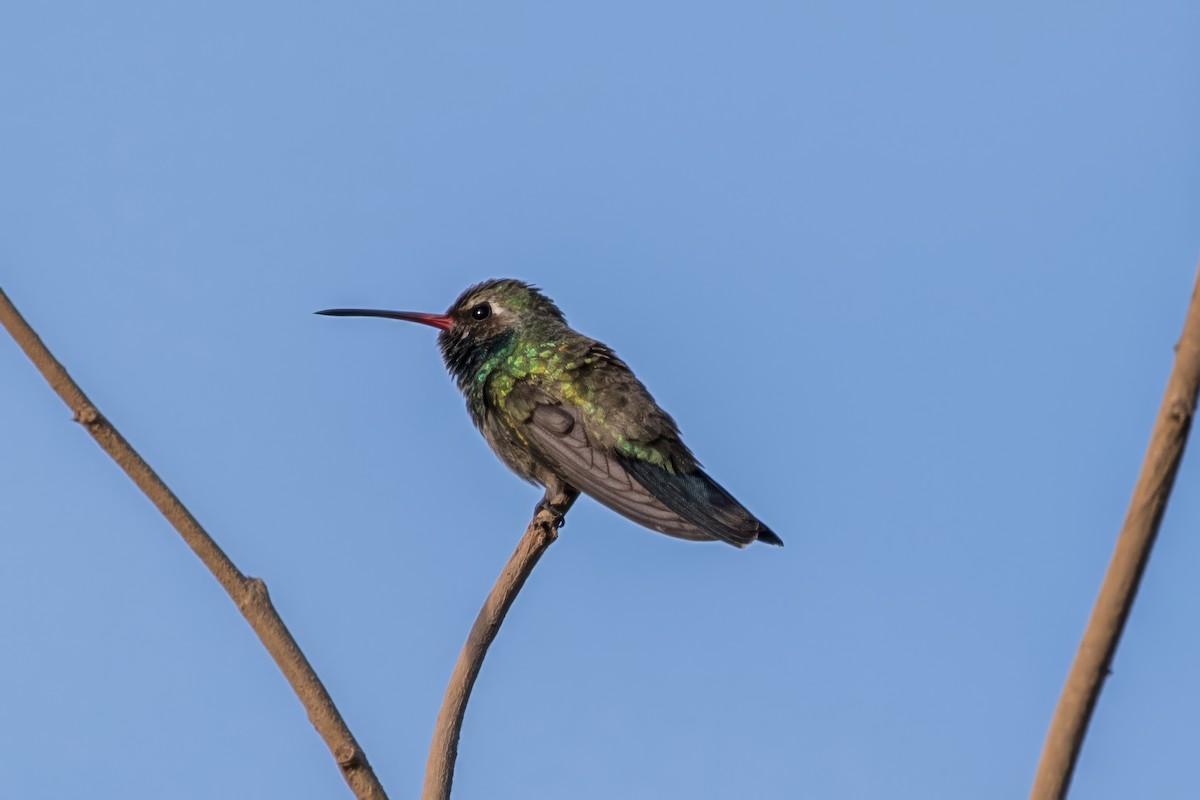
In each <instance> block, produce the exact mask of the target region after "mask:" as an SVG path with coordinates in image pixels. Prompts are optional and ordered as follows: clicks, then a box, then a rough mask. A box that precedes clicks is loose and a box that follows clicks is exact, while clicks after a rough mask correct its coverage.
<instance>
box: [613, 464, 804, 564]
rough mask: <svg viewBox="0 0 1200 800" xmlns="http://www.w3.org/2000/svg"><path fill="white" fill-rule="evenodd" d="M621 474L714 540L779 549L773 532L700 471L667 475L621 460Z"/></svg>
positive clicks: (653, 467)
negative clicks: (622, 471)
mask: <svg viewBox="0 0 1200 800" xmlns="http://www.w3.org/2000/svg"><path fill="white" fill-rule="evenodd" d="M622 466H623V467H624V468H625V470H626V471H627V472H628V473H629V474H630V475H631V476H632V477H633V478H634V480H636V481H637V482H638V483H640V484H641V485H642V486H644V487H645V488H646V490H647V491H648V492H650V493H651V494H652V495H654V496H655V497H656V498H658V500H659V501H660V502H661V503H662V504H663V505H665V506H667V508H669V509H671V510H672V511H674V512H675V513H676V514H678V515H679V516H681V517H683V518H684V519H686V520H687V521H688V522H691V523H692V524H693V525H696V526H697V527H699V528H700V529H701V530H703V531H704V532H705V533H709V534H711V535H712V536H713V537H714V538H717V539H721V540H722V541H726V542H729V543H730V544H732V545H734V546H736V547H745V546H746V545H748V544H750V543H751V542H753V541H755V540H756V539H757V540H758V541H760V542H766V543H767V544H774V545H779V546H782V545H783V540H782V539H780V538H779V537H778V536H777V535H775V532H774V531H772V530H771V529H770V528H768V527H767V526H766V525H764V524H763V523H762V522H761V521H760V520H759V519H758V518H757V517H755V516H754V515H753V514H751V513H750V512H749V511H747V510H746V508H745V506H743V505H742V504H741V503H739V502H738V501H737V500H735V499H734V498H733V495H731V494H730V493H729V492H727V491H725V489H724V488H723V487H722V486H721V485H720V484H719V483H717V482H716V481H714V480H713V479H712V478H710V477H708V475H707V474H705V472H704V470H701V469H696V470H694V471H692V472H687V473H673V472H667V471H666V470H665V469H663V468H662V467H660V466H657V465H654V464H650V463H648V462H645V461H641V460H639V459H634V458H626V459H622Z"/></svg>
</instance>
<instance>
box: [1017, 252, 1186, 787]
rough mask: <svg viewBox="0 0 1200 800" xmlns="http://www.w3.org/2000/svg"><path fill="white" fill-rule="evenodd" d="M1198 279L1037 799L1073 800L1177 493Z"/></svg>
mask: <svg viewBox="0 0 1200 800" xmlns="http://www.w3.org/2000/svg"><path fill="white" fill-rule="evenodd" d="M1196 280H1197V283H1196V286H1195V287H1194V288H1193V290H1192V300H1191V305H1190V306H1189V308H1188V313H1187V319H1186V320H1185V322H1184V325H1183V334H1182V335H1181V336H1180V339H1179V344H1178V345H1177V346H1176V348H1175V365H1174V367H1173V368H1172V369H1171V377H1170V378H1169V379H1168V380H1167V389H1166V392H1165V393H1164V395H1163V400H1162V406H1161V407H1160V408H1159V411H1158V419H1157V420H1156V421H1155V423H1154V431H1153V433H1151V435H1150V445H1149V447H1148V448H1147V449H1146V457H1145V460H1144V461H1143V462H1142V471H1141V474H1140V475H1139V476H1138V481H1137V485H1136V486H1135V487H1134V490H1133V498H1132V499H1131V500H1130V503H1129V510H1128V511H1127V512H1126V515H1125V524H1124V525H1123V526H1122V528H1121V534H1120V536H1119V537H1118V538H1117V546H1116V550H1115V551H1114V552H1113V556H1112V560H1111V561H1110V562H1109V565H1108V572H1107V573H1106V574H1105V576H1104V583H1103V584H1101V586H1100V595H1099V596H1098V597H1097V598H1096V605H1095V607H1094V608H1093V609H1092V616H1091V619H1089V620H1088V624H1087V629H1086V630H1085V631H1084V633H1083V640H1082V641H1081V642H1080V643H1079V650H1078V651H1077V652H1076V654H1075V661H1074V663H1073V664H1072V665H1071V671H1070V673H1068V675H1067V681H1066V685H1065V686H1064V687H1063V691H1062V695H1061V696H1060V697H1059V700H1058V707H1057V708H1056V709H1055V710H1054V719H1053V720H1052V721H1051V723H1050V730H1049V731H1048V732H1047V734H1046V743H1045V745H1044V746H1043V749H1042V757H1041V760H1040V762H1039V763H1038V770H1037V775H1036V776H1035V777H1034V782H1033V791H1032V792H1031V793H1030V798H1031V800H1060V799H1061V798H1064V797H1066V795H1067V790H1068V788H1069V787H1070V784H1071V775H1072V773H1073V772H1074V770H1075V762H1076V760H1077V759H1078V757H1079V751H1080V748H1081V747H1082V746H1083V738H1084V736H1085V735H1086V733H1087V727H1088V722H1089V721H1090V720H1091V716H1092V711H1093V710H1094V709H1095V707H1096V701H1097V699H1098V698H1099V696H1100V690H1101V689H1102V688H1103V686H1104V679H1105V677H1107V675H1108V672H1109V666H1110V665H1111V664H1112V660H1113V655H1114V654H1115V653H1116V650H1117V644H1118V643H1119V642H1120V639H1121V632H1122V630H1123V629H1124V627H1125V621H1126V619H1127V618H1128V617H1129V611H1130V609H1131V608H1132V607H1133V600H1134V597H1135V596H1136V595H1137V590H1138V584H1139V583H1140V582H1141V579H1142V573H1143V571H1144V570H1145V568H1146V562H1147V560H1148V559H1149V558H1150V550H1151V548H1153V546H1154V538H1155V536H1157V535H1158V527H1159V524H1160V523H1161V522H1162V517H1163V512H1164V511H1166V508H1167V500H1168V498H1169V497H1170V496H1171V487H1172V486H1173V485H1174V483H1175V473H1176V472H1177V471H1178V469H1179V462H1180V460H1181V459H1182V458H1183V450H1184V447H1185V445H1186V444H1187V437H1188V431H1189V430H1190V429H1191V426H1192V417H1193V415H1194V414H1195V410H1196V394H1197V391H1198V390H1200V273H1198V274H1197V279H1196Z"/></svg>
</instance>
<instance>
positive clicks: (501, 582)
mask: <svg viewBox="0 0 1200 800" xmlns="http://www.w3.org/2000/svg"><path fill="white" fill-rule="evenodd" d="M568 505H569V503H568ZM556 520H558V521H561V517H558V516H557V515H556V514H555V513H554V512H552V511H549V510H547V509H545V508H539V509H538V511H537V512H535V513H534V515H533V519H531V520H530V521H529V527H528V528H526V529H525V535H524V536H522V537H521V541H520V542H518V543H517V549H516V550H515V551H513V554H512V555H511V556H510V557H509V559H508V563H507V564H505V565H504V570H503V571H502V572H501V573H500V577H499V578H497V579H496V585H495V586H493V587H492V591H491V593H490V594H488V597H487V600H486V601H484V604H483V608H481V609H480V610H479V616H477V617H476V618H475V624H474V625H472V626H471V633H470V634H468V636H467V641H466V644H464V645H463V649H462V652H461V653H459V655H458V663H456V664H455V665H454V672H453V673H452V674H451V676H450V685H449V686H447V687H446V695H445V697H444V698H443V699H442V708H441V710H440V711H439V712H438V718H437V726H436V727H435V728H434V731H433V743H432V744H430V746H429V758H428V759H427V760H426V762H425V787H424V788H423V789H422V790H421V800H450V784H451V783H452V782H453V781H454V762H455V760H456V759H457V758H458V737H459V734H460V733H461V732H462V724H463V717H464V715H465V714H466V713H467V701H468V700H470V699H471V689H472V688H473V687H474V686H475V679H476V678H477V677H479V668H480V667H481V666H483V659H484V656H486V655H487V651H488V647H489V646H490V645H491V644H492V640H493V639H495V638H496V634H497V633H499V632H500V625H501V624H502V623H503V622H504V617H505V615H506V614H508V609H509V608H510V607H512V604H513V601H514V600H516V599H517V593H518V592H520V591H521V587H522V586H524V585H525V579H526V578H528V577H529V574H530V573H531V572H533V568H534V567H536V566H537V562H538V559H540V558H541V557H542V553H544V552H546V548H548V547H549V546H550V545H552V544H554V540H555V539H556V538H558V530H557V528H556V525H555V522H556Z"/></svg>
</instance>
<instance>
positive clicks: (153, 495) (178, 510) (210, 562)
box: [0, 290, 387, 800]
mask: <svg viewBox="0 0 1200 800" xmlns="http://www.w3.org/2000/svg"><path fill="white" fill-rule="evenodd" d="M0 324H3V325H4V327H5V328H6V329H7V330H8V332H9V334H11V335H12V337H13V339H15V340H16V342H17V344H18V345H20V347H21V349H22V350H24V351H25V355H27V356H29V360H30V361H32V362H33V363H34V366H36V367H37V368H38V370H39V371H40V372H41V373H42V376H43V377H44V378H45V379H46V381H47V382H48V383H49V384H50V387H51V388H52V389H54V391H55V392H57V393H58V396H59V397H61V398H62V399H63V402H65V403H66V404H67V406H68V407H69V408H70V409H71V411H72V412H74V414H75V420H76V421H77V422H79V423H80V424H82V425H83V427H84V428H86V429H87V432H88V433H90V434H91V435H92V438H93V439H95V440H96V442H97V443H98V444H99V445H100V447H101V448H102V449H103V450H104V452H106V453H108V454H109V456H111V457H112V459H113V460H114V461H116V462H117V464H118V465H119V466H120V467H121V469H123V470H125V474H126V475H128V476H129V477H130V479H132V480H133V482H134V483H135V484H137V487H138V488H139V489H141V490H142V491H143V492H144V493H145V494H146V496H147V497H148V498H150V501H151V502H152V503H154V505H155V506H156V507H157V508H158V510H159V511H161V512H162V515H163V516H164V517H166V518H167V521H168V522H170V523H171V525H173V526H174V527H175V530H177V531H179V535H180V536H182V537H183V540H184V541H185V542H186V543H187V545H188V547H190V548H192V552H194V553H195V554H196V555H197V556H198V557H199V559H200V560H201V561H203V562H204V565H205V566H206V567H208V569H209V571H211V572H212V574H213V577H215V578H216V579H217V581H219V582H220V584H221V586H223V587H224V588H225V591H226V592H228V593H229V596H230V597H231V598H233V601H234V603H236V604H237V607H238V610H239V611H241V612H242V616H244V617H245V618H246V621H247V622H249V623H250V627H251V628H253V629H254V632H255V633H256V634H258V638H259V639H260V640H261V641H262V643H263V646H264V647H266V648H267V652H269V653H270V654H271V657H272V658H273V659H275V663H276V664H277V665H278V666H279V669H280V670H281V671H282V672H283V675H284V677H285V678H287V681H288V683H290V684H291V685H292V689H293V690H294V691H295V692H296V696H297V697H299V698H300V702H301V703H303V704H304V708H305V710H307V711H308V719H309V721H310V722H312V724H313V727H315V728H316V729H317V733H319V734H320V735H321V738H322V739H324V740H325V744H326V745H327V746H328V747H329V750H330V752H331V753H333V758H334V760H335V761H337V765H338V768H339V769H341V771H342V777H343V778H345V779H346V783H347V784H349V785H350V789H351V791H353V792H354V795H355V797H357V798H359V799H360V800H368V799H369V800H387V794H386V793H385V792H384V791H383V786H382V785H381V784H380V783H379V779H378V778H376V777H375V773H374V771H372V769H371V765H370V764H369V763H367V756H366V754H365V753H364V752H363V751H362V748H360V747H359V746H358V742H356V741H355V740H354V736H353V734H351V733H350V729H349V728H347V727H346V723H345V721H344V720H342V716H341V714H339V713H338V710H337V708H336V707H335V706H334V704H333V700H332V699H331V698H330V697H329V693H328V692H327V691H326V690H325V687H324V686H323V685H322V684H321V680H320V678H318V677H317V674H316V673H315V672H314V671H313V668H312V666H311V665H310V664H309V663H308V659H307V658H305V657H304V653H302V652H300V647H299V645H297V644H296V640H295V639H293V638H292V634H291V633H290V632H289V631H288V629H287V626H286V625H284V624H283V620H282V619H280V618H279V614H278V613H277V612H276V611H275V607H274V606H273V605H272V604H271V599H270V597H268V596H267V585H266V584H265V583H263V581H262V580H261V579H259V578H248V577H246V576H245V575H243V574H242V573H241V571H239V570H238V568H237V567H236V566H234V563H233V562H232V561H230V560H229V557H228V556H226V555H225V553H224V552H222V550H221V548H220V547H219V546H217V543H216V542H214V541H213V539H212V537H211V536H209V535H208V533H207V532H206V531H205V530H204V528H202V527H200V523H199V522H197V521H196V518H195V517H193V516H192V514H191V512H190V511H188V510H187V508H185V507H184V505H183V503H181V502H180V501H179V498H177V497H176V496H175V494H174V493H173V492H172V491H171V490H170V489H169V488H168V487H167V485H166V484H165V483H163V482H162V479H161V478H159V477H158V475H156V474H155V473H154V470H152V469H151V468H150V465H149V464H147V463H146V462H145V461H143V460H142V457H141V456H140V455H138V453H137V451H135V450H134V449H133V448H132V447H131V446H130V445H129V443H128V442H127V441H125V439H124V437H122V436H121V434H120V433H118V432H117V429H116V428H114V427H113V426H112V424H111V423H110V422H109V421H108V420H107V419H105V418H104V417H103V416H102V415H101V414H100V412H99V410H98V409H97V408H96V407H95V406H94V405H92V402H91V401H90V400H88V398H87V395H85V394H84V393H83V390H82V389H80V388H79V385H78V384H77V383H75V381H74V380H72V379H71V376H70V375H68V374H67V371H66V370H65V369H64V368H63V366H62V364H60V363H58V361H57V360H56V359H55V358H54V356H53V355H51V353H50V351H49V350H48V349H47V348H46V345H45V344H43V343H42V340H41V339H40V338H39V337H38V335H37V334H36V333H35V332H34V330H33V329H32V328H31V327H29V323H27V322H26V321H25V319H24V318H23V317H22V316H21V314H20V313H19V312H18V311H17V309H16V308H15V307H14V306H13V304H12V303H11V302H10V301H9V299H8V296H7V295H5V294H4V292H3V290H0Z"/></svg>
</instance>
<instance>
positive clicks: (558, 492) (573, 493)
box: [533, 477, 579, 528]
mask: <svg viewBox="0 0 1200 800" xmlns="http://www.w3.org/2000/svg"><path fill="white" fill-rule="evenodd" d="M577 497H579V490H578V489H576V488H575V487H574V486H571V485H570V484H568V483H566V482H565V481H563V480H561V479H560V478H558V477H551V478H550V479H549V480H547V481H546V493H545V494H544V495H542V499H541V500H539V501H538V504H537V505H536V506H534V509H533V513H534V514H537V513H538V512H539V511H542V510H543V509H544V510H546V511H549V512H550V513H551V514H553V515H554V527H555V528H561V527H562V526H564V525H566V524H567V511H568V510H569V509H570V508H571V504H572V503H574V502H575V498H577Z"/></svg>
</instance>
